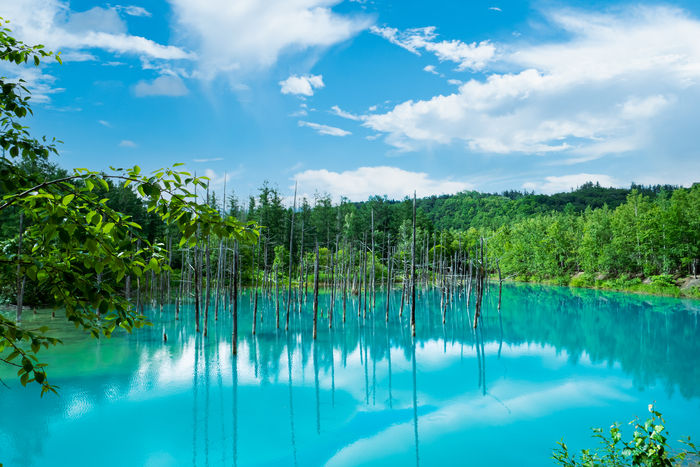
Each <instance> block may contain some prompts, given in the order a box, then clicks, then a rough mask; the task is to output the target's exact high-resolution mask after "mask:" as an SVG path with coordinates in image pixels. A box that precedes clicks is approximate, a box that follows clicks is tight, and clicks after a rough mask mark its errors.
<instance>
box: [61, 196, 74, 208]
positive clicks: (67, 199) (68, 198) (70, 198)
mask: <svg viewBox="0 0 700 467" xmlns="http://www.w3.org/2000/svg"><path fill="white" fill-rule="evenodd" d="M73 198H75V195H73V194H71V195H66V196H64V197H63V199H62V200H61V203H63V205H64V206H68V205H69V204H70V202H71V201H73Z"/></svg>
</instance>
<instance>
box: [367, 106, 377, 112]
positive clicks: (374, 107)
mask: <svg viewBox="0 0 700 467" xmlns="http://www.w3.org/2000/svg"><path fill="white" fill-rule="evenodd" d="M375 110H377V106H376V105H373V106H372V107H370V108H369V111H370V112H374V111H375Z"/></svg>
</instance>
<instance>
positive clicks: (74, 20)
mask: <svg viewBox="0 0 700 467" xmlns="http://www.w3.org/2000/svg"><path fill="white" fill-rule="evenodd" d="M131 11H134V10H131ZM144 11H145V10H144ZM3 16H5V17H7V18H11V19H12V29H13V34H14V35H15V36H16V37H17V38H18V39H21V40H23V41H24V42H26V43H28V44H44V45H45V46H46V48H47V49H49V50H63V51H66V53H68V52H74V51H79V50H81V49H103V50H106V51H108V52H112V53H119V54H135V55H141V56H147V57H151V58H154V59H164V60H172V59H190V60H191V59H194V58H196V55H195V54H193V53H190V52H186V51H185V50H183V49H181V48H179V47H175V46H165V45H161V44H158V43H156V42H154V41H152V40H149V39H146V38H144V37H139V36H132V35H130V34H128V32H127V27H126V23H125V22H124V20H123V19H122V18H121V17H120V16H119V12H118V11H117V8H116V7H115V8H111V7H108V8H101V7H93V8H91V9H90V10H87V11H83V12H76V11H72V10H71V9H70V5H69V3H68V2H62V1H58V0H24V1H21V2H6V4H4V5H3Z"/></svg>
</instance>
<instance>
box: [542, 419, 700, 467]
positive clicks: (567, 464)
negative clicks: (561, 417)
mask: <svg viewBox="0 0 700 467" xmlns="http://www.w3.org/2000/svg"><path fill="white" fill-rule="evenodd" d="M649 412H651V415H650V416H649V418H647V420H646V421H645V422H644V423H642V422H641V421H640V420H639V419H638V418H635V419H634V420H632V421H631V422H630V425H632V424H634V428H635V430H634V435H633V437H632V440H631V441H629V442H626V441H623V440H622V433H621V432H620V424H619V423H618V422H615V423H614V424H613V425H612V426H611V427H610V435H609V436H606V435H605V434H604V433H603V429H602V428H593V437H594V438H598V439H599V440H600V445H601V447H599V448H597V449H583V450H582V451H581V454H579V455H578V456H577V455H573V456H572V455H571V454H570V453H569V450H568V448H567V446H566V444H564V440H563V439H562V440H561V441H559V442H557V444H558V445H559V448H558V449H555V450H554V452H553V453H552V459H554V461H555V463H556V464H558V465H561V466H563V467H624V466H645V467H674V466H679V467H680V466H681V465H682V462H683V461H684V460H685V459H686V457H688V454H692V455H693V456H700V452H699V451H698V449H697V448H696V447H695V445H694V444H693V443H691V442H690V438H689V437H688V438H687V439H681V440H679V441H680V442H681V443H683V444H685V445H686V446H687V447H688V450H687V451H682V452H680V453H678V454H673V453H672V451H671V449H670V446H669V444H668V436H669V435H668V431H667V430H666V422H665V420H664V419H663V417H662V416H661V413H660V412H658V411H656V410H654V406H653V405H649ZM683 465H693V464H683ZM697 465H698V466H700V462H698V463H697Z"/></svg>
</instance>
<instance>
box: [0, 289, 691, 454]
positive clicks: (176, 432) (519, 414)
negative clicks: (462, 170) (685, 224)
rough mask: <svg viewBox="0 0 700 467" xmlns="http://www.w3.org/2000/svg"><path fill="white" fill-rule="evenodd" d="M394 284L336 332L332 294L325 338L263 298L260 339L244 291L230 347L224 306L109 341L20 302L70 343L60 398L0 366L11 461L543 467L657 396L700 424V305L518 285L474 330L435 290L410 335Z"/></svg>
mask: <svg viewBox="0 0 700 467" xmlns="http://www.w3.org/2000/svg"><path fill="white" fill-rule="evenodd" d="M493 290H494V291H495V290H496V288H495V287H494V289H493ZM384 297H385V292H382V293H377V308H376V311H375V312H370V313H368V315H367V318H366V319H358V317H357V303H356V301H355V300H354V299H353V300H349V301H348V313H347V321H346V322H345V323H343V322H342V320H341V315H340V306H339V305H338V306H337V308H336V315H335V318H334V326H333V328H332V329H331V330H329V329H328V320H327V318H326V313H327V311H326V310H327V309H328V300H329V295H328V294H323V295H322V296H321V299H320V303H321V309H322V310H323V312H324V315H323V316H324V317H323V318H319V335H318V339H317V340H316V341H315V342H314V341H313V339H312V338H311V326H312V321H311V313H310V310H311V305H310V303H309V304H308V305H307V306H306V307H305V311H304V312H303V314H302V315H298V314H296V313H294V314H293V315H292V320H291V326H290V331H289V332H285V331H284V324H282V329H280V330H277V329H275V324H274V306H273V304H271V303H268V302H267V301H265V300H263V301H262V302H261V308H262V309H264V313H263V322H262V323H258V333H257V335H256V336H253V335H252V334H251V318H252V310H251V308H250V304H249V295H248V293H246V294H245V295H244V297H243V301H242V305H241V316H240V334H239V339H240V341H239V355H238V357H237V358H232V356H231V344H230V334H231V318H230V315H229V314H228V313H227V312H226V313H223V312H222V313H220V317H219V320H218V321H217V322H215V321H214V320H213V313H212V320H211V323H210V328H209V335H208V337H206V338H204V337H203V336H202V335H201V333H200V334H197V335H196V333H195V332H193V329H194V326H193V324H194V323H193V313H192V309H191V308H183V310H182V311H181V320H180V321H179V322H178V321H175V320H174V308H173V307H170V306H166V307H165V309H164V311H163V313H159V312H158V311H155V310H151V311H150V312H148V313H147V314H148V315H149V316H150V318H151V320H152V321H153V323H154V326H153V328H149V329H147V330H140V331H136V332H135V333H134V334H132V335H127V334H125V333H115V336H114V337H113V338H112V339H111V340H106V339H102V340H100V341H95V340H92V339H90V338H89V337H88V336H84V335H78V337H75V336H76V334H75V332H74V331H72V330H71V328H72V326H71V328H69V327H67V326H68V323H66V322H65V319H62V320H61V319H59V318H56V319H55V320H51V318H50V317H49V315H48V314H47V313H46V312H42V313H40V314H39V315H36V316H34V315H31V314H29V313H26V314H25V324H29V323H39V322H41V323H45V322H47V321H48V322H49V323H48V324H49V326H51V327H52V328H53V329H54V330H55V331H54V335H56V336H57V337H63V339H64V342H65V345H64V346H62V347H59V348H57V349H55V350H51V351H48V352H46V351H42V354H43V356H42V359H43V361H45V362H47V363H49V364H50V366H49V368H48V370H49V376H50V379H51V381H52V383H53V384H57V385H59V386H60V387H61V389H60V396H59V397H56V396H53V395H46V396H44V398H42V399H40V398H39V391H38V389H37V388H33V387H29V388H26V389H25V388H22V387H21V385H20V384H19V382H18V381H17V379H16V377H13V376H12V372H9V373H8V372H7V370H6V369H5V368H3V369H2V370H0V371H1V372H2V373H0V377H2V379H3V380H4V381H5V382H7V384H8V385H9V386H10V388H11V389H6V388H4V387H2V386H0V414H1V417H2V420H1V423H0V463H4V464H5V466H8V467H10V466H12V467H14V466H39V465H52V466H76V465H78V466H82V465H99V466H149V467H155V466H224V465H225V466H252V465H256V466H273V465H274V466H279V465H289V466H292V465H298V466H315V465H329V466H353V465H378V466H387V465H414V464H415V465H423V466H433V465H435V466H437V465H477V466H482V465H490V466H513V465H523V466H547V465H552V461H551V460H550V459H549V456H550V454H551V450H552V448H554V447H555V446H556V441H558V440H559V439H560V438H562V437H564V438H565V440H566V442H567V444H568V445H569V446H570V447H572V448H574V449H579V448H582V447H591V446H592V445H593V444H594V441H593V440H591V439H590V427H598V426H600V427H605V428H607V427H608V426H609V425H611V424H612V423H613V422H614V421H616V420H617V421H620V422H628V421H629V420H631V419H632V418H633V416H634V415H639V416H640V417H642V418H645V417H646V415H647V412H646V407H647V405H648V404H649V403H652V402H654V401H656V404H657V407H658V408H659V409H660V410H661V411H662V412H663V413H664V415H665V416H666V419H667V422H668V426H669V427H670V429H671V434H672V438H674V439H675V438H678V437H680V436H681V435H691V436H693V437H697V436H698V435H700V423H698V420H700V339H698V337H700V332H699V331H698V313H699V312H700V302H697V301H687V300H679V299H672V298H663V297H649V296H640V295H628V294H622V293H614V292H600V291H591V290H579V289H568V288H559V287H546V286H536V285H528V284H508V285H504V288H503V305H502V309H501V312H500V313H499V312H498V311H497V310H496V307H495V304H496V301H497V292H492V293H491V295H490V296H487V297H486V298H485V301H486V303H485V310H484V317H483V322H482V323H481V324H480V326H479V328H478V329H477V331H476V332H475V331H474V330H473V329H472V328H471V326H470V325H469V318H468V315H467V311H466V307H465V303H464V300H463V299H459V300H456V301H455V302H453V303H452V304H451V305H450V307H449V309H448V313H447V322H446V324H445V325H443V324H442V319H441V316H440V311H439V296H438V295H437V294H436V293H434V292H430V293H424V294H423V295H422V296H421V298H420V300H419V301H418V302H417V305H418V306H417V312H416V315H417V336H416V338H415V339H412V338H411V334H410V327H409V323H408V309H407V308H406V310H404V316H403V317H399V316H398V300H399V294H398V292H396V293H393V295H392V299H391V300H392V301H391V307H392V308H391V316H390V320H389V322H388V323H387V322H386V321H385V318H384V316H385V315H384V313H385V312H384V310H385V299H384ZM469 313H470V314H471V316H473V304H472V310H470V311H469ZM163 330H165V332H166V333H167V335H168V341H167V343H163V339H162V334H163ZM625 426H626V424H625Z"/></svg>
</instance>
